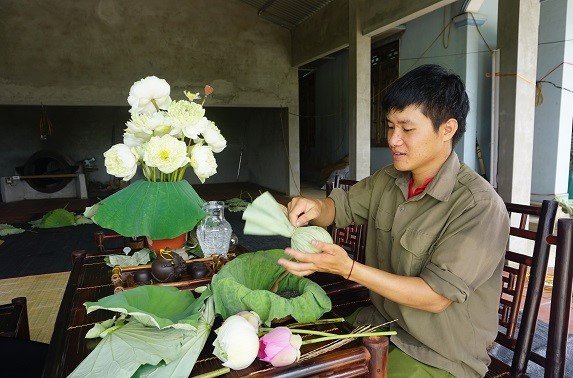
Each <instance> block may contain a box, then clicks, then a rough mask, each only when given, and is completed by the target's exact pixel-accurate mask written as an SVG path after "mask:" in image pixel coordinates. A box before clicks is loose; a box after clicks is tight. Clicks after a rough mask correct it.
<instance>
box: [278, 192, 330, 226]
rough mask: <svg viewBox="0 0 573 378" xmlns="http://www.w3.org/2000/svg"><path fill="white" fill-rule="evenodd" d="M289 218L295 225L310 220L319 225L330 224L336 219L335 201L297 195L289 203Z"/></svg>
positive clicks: (305, 223)
mask: <svg viewBox="0 0 573 378" xmlns="http://www.w3.org/2000/svg"><path fill="white" fill-rule="evenodd" d="M287 208H288V220H289V222H290V223H291V224H292V225H293V226H295V227H301V226H306V225H307V224H309V222H310V221H313V222H312V223H313V224H315V225H317V226H323V227H325V226H330V225H331V224H332V222H333V221H334V201H332V200H331V199H330V198H325V199H318V198H304V197H295V198H293V199H292V200H291V201H290V202H289V203H288V207H287Z"/></svg>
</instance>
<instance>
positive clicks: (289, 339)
mask: <svg viewBox="0 0 573 378" xmlns="http://www.w3.org/2000/svg"><path fill="white" fill-rule="evenodd" d="M301 345H302V338H301V337H300V336H299V335H293V333H292V332H291V330H290V329H289V328H287V327H277V328H273V329H272V330H271V331H270V332H269V333H267V334H265V335H264V336H263V337H261V338H260V339H259V353H258V354H257V357H259V358H260V359H261V360H263V361H266V362H270V363H271V364H272V365H273V366H286V365H290V364H292V363H295V362H296V361H298V359H299V358H300V347H301Z"/></svg>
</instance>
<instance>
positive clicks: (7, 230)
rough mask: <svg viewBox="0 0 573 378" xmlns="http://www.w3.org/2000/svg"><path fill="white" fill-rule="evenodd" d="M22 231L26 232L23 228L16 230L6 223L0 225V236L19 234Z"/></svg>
mask: <svg viewBox="0 0 573 378" xmlns="http://www.w3.org/2000/svg"><path fill="white" fill-rule="evenodd" d="M24 231H26V230H24V229H23V228H17V227H14V226H12V225H9V224H6V223H2V224H0V236H6V235H15V234H20V233H22V232H24Z"/></svg>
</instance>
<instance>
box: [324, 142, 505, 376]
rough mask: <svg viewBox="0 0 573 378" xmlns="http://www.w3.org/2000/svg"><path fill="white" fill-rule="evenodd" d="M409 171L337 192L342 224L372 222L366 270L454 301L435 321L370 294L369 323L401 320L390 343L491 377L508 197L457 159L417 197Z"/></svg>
mask: <svg viewBox="0 0 573 378" xmlns="http://www.w3.org/2000/svg"><path fill="white" fill-rule="evenodd" d="M409 180H410V172H400V171H397V170H396V169H395V168H394V167H393V166H387V167H385V168H383V169H381V170H379V171H377V172H376V173H374V174H373V175H372V176H370V177H367V178H365V179H364V180H361V181H360V182H358V183H357V184H355V185H354V186H352V188H351V189H350V190H349V191H348V192H345V191H343V190H340V189H335V190H333V191H332V193H331V195H330V197H331V198H332V199H333V200H334V202H335V206H336V216H335V224H336V226H337V227H344V226H346V225H348V224H350V223H351V222H355V223H356V224H362V223H365V222H368V230H367V240H366V255H365V259H366V260H365V261H366V265H369V266H373V267H376V268H379V269H382V270H385V271H387V272H390V273H394V274H399V275H403V276H419V277H421V278H422V279H423V280H424V281H425V282H426V283H427V284H428V285H429V286H430V287H431V288H432V289H433V290H434V291H435V292H436V293H438V294H440V295H442V296H444V297H446V298H448V299H450V300H451V301H452V304H451V305H450V306H448V308H446V309H445V310H444V311H442V312H441V313H438V314H434V313H430V312H427V311H423V310H418V309H414V308H411V307H407V306H403V305H400V304H397V303H395V302H392V301H390V300H388V299H385V298H384V297H382V296H380V295H378V294H376V293H374V292H371V300H372V303H373V305H374V307H375V309H376V310H377V311H374V312H373V313H371V314H370V322H372V323H376V324H379V323H382V322H384V321H388V320H393V319H397V321H396V322H395V323H394V325H395V330H396V331H397V335H396V336H393V337H392V342H393V343H394V344H395V345H396V346H398V347H399V348H400V349H401V350H403V351H404V352H406V353H407V354H409V355H411V356H412V357H414V358H415V359H417V360H419V361H421V362H423V363H426V364H428V365H431V366H435V367H438V368H441V369H444V370H446V371H448V372H450V373H452V374H453V375H454V376H456V377H476V376H484V375H485V373H486V371H487V365H488V364H489V362H490V359H489V356H488V353H487V348H488V347H489V346H490V345H491V344H492V342H493V341H494V339H495V336H496V334H497V329H498V312H497V311H498V304H499V298H500V292H501V275H502V269H503V263H504V252H505V249H506V245H507V241H508V237H509V217H508V213H507V210H506V207H505V204H504V202H503V200H502V199H501V198H500V197H499V195H498V194H497V193H496V192H495V190H494V189H493V187H492V186H491V185H490V184H489V183H488V182H487V181H486V180H484V179H483V178H482V177H481V176H479V175H478V174H477V173H476V172H475V171H473V170H472V169H471V168H469V167H468V166H466V165H465V164H463V163H460V162H459V160H458V157H457V155H456V153H455V152H452V154H451V155H450V157H449V158H448V159H447V160H446V162H445V163H444V165H443V166H442V168H441V169H440V171H439V172H438V174H437V175H436V176H435V177H434V179H433V180H432V181H431V182H430V184H429V185H428V186H427V187H426V189H425V190H424V191H423V192H422V193H421V194H419V195H417V196H414V197H412V198H411V199H407V198H408V183H409Z"/></svg>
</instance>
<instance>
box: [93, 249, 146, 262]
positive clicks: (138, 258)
mask: <svg viewBox="0 0 573 378" xmlns="http://www.w3.org/2000/svg"><path fill="white" fill-rule="evenodd" d="M149 252H150V250H149V249H148V248H143V249H141V250H139V251H135V252H133V255H131V256H123V255H109V256H106V257H104V260H105V263H106V265H108V266H111V267H114V266H116V265H118V266H137V265H142V264H147V263H148V262H149V261H150V260H151V259H150V257H149Z"/></svg>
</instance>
